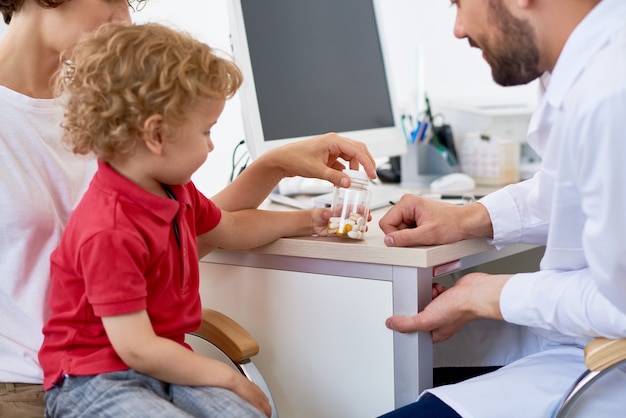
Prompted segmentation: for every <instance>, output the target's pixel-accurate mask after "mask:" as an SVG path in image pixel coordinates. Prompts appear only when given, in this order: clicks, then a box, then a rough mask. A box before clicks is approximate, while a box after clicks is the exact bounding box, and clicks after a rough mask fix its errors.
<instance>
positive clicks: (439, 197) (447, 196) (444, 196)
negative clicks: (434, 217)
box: [389, 194, 485, 206]
mask: <svg viewBox="0 0 626 418" xmlns="http://www.w3.org/2000/svg"><path fill="white" fill-rule="evenodd" d="M465 196H468V195H461V194H442V195H439V194H426V195H422V197H426V198H428V199H436V200H461V199H463V198H464V197H465ZM471 196H473V197H474V198H475V199H482V198H483V197H485V196H484V195H471ZM389 204H390V205H392V206H393V205H395V204H396V202H394V201H393V200H390V201H389Z"/></svg>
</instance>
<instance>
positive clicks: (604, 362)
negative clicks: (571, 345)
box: [585, 338, 626, 371]
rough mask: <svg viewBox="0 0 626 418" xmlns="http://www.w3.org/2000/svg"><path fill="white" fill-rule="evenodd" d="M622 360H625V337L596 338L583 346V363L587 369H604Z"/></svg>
mask: <svg viewBox="0 0 626 418" xmlns="http://www.w3.org/2000/svg"><path fill="white" fill-rule="evenodd" d="M623 360H626V338H622V339H619V340H611V339H608V338H596V339H595V340H593V341H591V342H589V343H588V344H587V345H586V346H585V364H586V365H587V368H588V369H589V370H592V371H599V370H604V369H606V368H607V367H610V366H612V365H614V364H616V363H619V362H620V361H623Z"/></svg>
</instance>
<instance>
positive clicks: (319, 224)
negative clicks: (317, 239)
mask: <svg viewBox="0 0 626 418" xmlns="http://www.w3.org/2000/svg"><path fill="white" fill-rule="evenodd" d="M329 219H330V210H329V209H325V208H317V209H313V210H312V211H311V223H312V225H313V235H319V236H322V237H325V236H327V235H328V220H329Z"/></svg>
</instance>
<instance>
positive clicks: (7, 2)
mask: <svg viewBox="0 0 626 418" xmlns="http://www.w3.org/2000/svg"><path fill="white" fill-rule="evenodd" d="M25 1H27V0H0V12H2V17H3V19H4V23H6V24H7V25H8V24H9V23H11V18H12V17H13V13H15V12H19V11H20V10H22V7H24V2H25ZM33 1H35V2H36V3H37V4H38V5H39V6H41V7H46V8H55V7H57V6H59V5H61V4H63V3H65V2H66V0H33ZM146 1H148V0H128V6H129V7H131V8H133V10H134V9H135V6H134V3H137V9H138V10H140V9H141V8H143V6H144V5H145V2H146Z"/></svg>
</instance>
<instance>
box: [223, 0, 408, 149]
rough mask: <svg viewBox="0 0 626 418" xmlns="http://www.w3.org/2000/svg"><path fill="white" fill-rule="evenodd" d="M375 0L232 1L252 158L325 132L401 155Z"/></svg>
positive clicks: (401, 141) (233, 36)
mask: <svg viewBox="0 0 626 418" xmlns="http://www.w3.org/2000/svg"><path fill="white" fill-rule="evenodd" d="M377 1H378V0H374V1H371V0H340V1H337V0H314V1H311V0H265V1H259V0H233V1H231V2H229V4H230V6H231V10H230V12H231V13H230V15H231V41H232V46H233V54H234V56H235V60H236V62H237V64H238V65H239V66H240V67H241V69H242V71H243V73H244V85H243V86H242V88H241V90H240V92H239V95H240V98H241V104H242V111H243V119H244V127H245V134H246V144H247V147H248V150H249V152H250V154H251V156H252V158H256V157H258V156H259V155H260V154H262V153H263V152H265V151H267V150H269V149H271V148H274V147H277V146H280V145H283V144H285V143H287V142H290V141H295V140H301V139H305V138H310V137H312V136H316V135H320V134H323V133H326V132H337V133H339V134H341V135H344V136H347V137H350V138H353V139H357V140H360V141H363V142H365V143H366V144H367V145H368V147H369V148H370V151H371V152H372V154H373V155H374V156H375V157H386V156H394V155H400V154H403V153H404V152H405V150H406V145H405V142H404V138H403V136H402V132H401V130H400V129H399V128H398V127H399V124H398V118H397V117H396V114H395V109H394V103H393V97H392V88H391V85H390V80H389V77H388V72H386V71H385V62H386V60H385V50H384V42H382V40H381V36H380V35H381V31H379V25H378V19H377V13H376V9H377V7H376V4H375V3H376V2H377Z"/></svg>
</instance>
